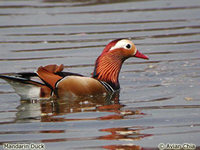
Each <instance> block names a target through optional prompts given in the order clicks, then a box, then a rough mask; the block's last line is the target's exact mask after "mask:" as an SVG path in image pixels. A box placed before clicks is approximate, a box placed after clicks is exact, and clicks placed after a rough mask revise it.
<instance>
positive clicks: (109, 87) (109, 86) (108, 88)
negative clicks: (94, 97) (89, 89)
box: [99, 81, 115, 92]
mask: <svg viewBox="0 0 200 150" xmlns="http://www.w3.org/2000/svg"><path fill="white" fill-rule="evenodd" d="M99 82H100V83H101V84H102V85H103V86H104V87H105V88H106V90H107V91H109V92H115V90H114V89H113V88H112V86H111V85H110V84H108V83H106V82H104V81H99Z"/></svg>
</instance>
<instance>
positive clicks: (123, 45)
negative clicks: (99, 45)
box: [110, 40, 132, 51]
mask: <svg viewBox="0 0 200 150" xmlns="http://www.w3.org/2000/svg"><path fill="white" fill-rule="evenodd" d="M127 45H130V48H127ZM131 47H132V44H131V43H130V42H128V40H121V41H119V42H117V44H115V46H113V47H112V48H111V49H110V51H111V50H114V49H117V48H125V49H131Z"/></svg>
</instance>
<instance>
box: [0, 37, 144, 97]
mask: <svg viewBox="0 0 200 150" xmlns="http://www.w3.org/2000/svg"><path fill="white" fill-rule="evenodd" d="M129 57H138V58H143V59H148V57H147V56H145V55H144V54H142V53H140V52H139V51H138V50H137V48H136V47H135V45H134V43H133V42H131V41H130V40H128V39H116V40H113V41H111V42H110V43H109V44H108V45H107V46H106V47H105V48H104V50H103V52H102V53H101V55H100V56H99V57H98V58H97V59H96V62H95V67H94V72H93V73H92V77H86V76H83V75H81V74H77V73H71V72H63V69H64V66H63V65H60V66H58V65H47V66H44V67H42V66H41V67H39V68H38V69H37V71H36V72H25V73H24V72H23V73H16V74H15V75H14V76H8V75H0V78H2V79H4V80H6V81H7V82H8V83H9V84H10V85H11V86H12V87H13V88H14V89H15V91H16V93H17V94H18V95H20V96H21V98H22V99H41V98H45V99H46V98H51V97H53V98H72V97H79V96H95V95H100V94H103V95H105V94H109V93H113V92H115V91H118V90H119V89H120V84H119V80H118V77H119V72H120V69H121V66H122V64H123V62H124V61H125V60H126V59H128V58H129Z"/></svg>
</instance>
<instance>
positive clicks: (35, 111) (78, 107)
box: [15, 92, 138, 122]
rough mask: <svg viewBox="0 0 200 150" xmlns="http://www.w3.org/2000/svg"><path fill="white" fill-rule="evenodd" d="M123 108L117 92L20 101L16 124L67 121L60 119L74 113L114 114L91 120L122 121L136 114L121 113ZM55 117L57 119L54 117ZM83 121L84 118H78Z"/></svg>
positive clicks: (131, 112)
mask: <svg viewBox="0 0 200 150" xmlns="http://www.w3.org/2000/svg"><path fill="white" fill-rule="evenodd" d="M122 107H123V105H121V104H120V103H119V92H116V93H114V94H113V95H108V96H97V97H81V98H77V99H74V100H64V99H52V100H32V101H27V100H21V104H20V105H19V106H18V107H17V110H18V111H17V114H16V120H15V121H16V122H35V121H41V122H57V121H69V120H73V119H67V118H65V117H60V116H63V115H66V114H68V113H75V112H88V111H89V112H93V111H101V112H114V113H115V114H114V115H109V116H103V117H98V118H91V119H101V120H107V119H122V118H123V117H124V116H126V115H132V114H136V113H138V112H137V111H136V112H133V111H121V110H120V109H121V108H122ZM56 116H57V117H56ZM80 119H85V118H80Z"/></svg>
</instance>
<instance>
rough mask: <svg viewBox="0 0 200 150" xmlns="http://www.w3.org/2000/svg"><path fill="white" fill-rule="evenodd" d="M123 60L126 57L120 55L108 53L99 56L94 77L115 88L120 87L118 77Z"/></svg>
mask: <svg viewBox="0 0 200 150" xmlns="http://www.w3.org/2000/svg"><path fill="white" fill-rule="evenodd" d="M123 62H124V59H123V58H122V57H120V55H114V54H109V55H108V54H107V55H101V56H99V57H98V59H97V60H96V64H95V69H94V73H93V78H95V79H97V80H101V81H104V82H107V83H108V84H110V85H111V86H112V88H113V89H115V90H117V89H119V88H120V85H119V80H118V77H119V72H120V70H121V67H122V63H123Z"/></svg>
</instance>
